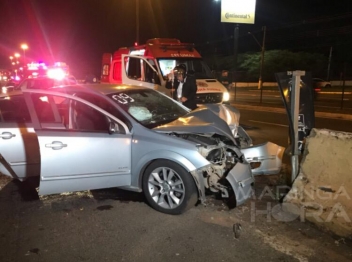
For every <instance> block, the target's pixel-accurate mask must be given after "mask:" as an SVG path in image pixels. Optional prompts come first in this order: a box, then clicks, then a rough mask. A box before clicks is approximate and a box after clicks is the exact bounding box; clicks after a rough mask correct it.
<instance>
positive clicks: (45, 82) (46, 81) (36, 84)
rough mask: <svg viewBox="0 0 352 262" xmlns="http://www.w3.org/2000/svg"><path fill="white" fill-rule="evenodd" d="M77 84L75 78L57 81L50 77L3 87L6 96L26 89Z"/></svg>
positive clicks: (28, 79) (25, 80) (69, 77)
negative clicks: (14, 91)
mask: <svg viewBox="0 0 352 262" xmlns="http://www.w3.org/2000/svg"><path fill="white" fill-rule="evenodd" d="M74 84H77V80H76V78H75V77H74V76H66V77H64V78H62V79H55V78H51V77H48V76H40V77H35V78H26V79H23V80H22V81H21V82H20V83H19V84H18V85H6V86H4V87H2V90H1V91H2V93H3V94H6V93H8V92H11V91H13V90H25V89H49V88H51V87H55V86H66V85H74Z"/></svg>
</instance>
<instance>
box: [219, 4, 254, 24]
mask: <svg viewBox="0 0 352 262" xmlns="http://www.w3.org/2000/svg"><path fill="white" fill-rule="evenodd" d="M255 4H256V0H222V1H221V22H225V23H236V24H254V18H255Z"/></svg>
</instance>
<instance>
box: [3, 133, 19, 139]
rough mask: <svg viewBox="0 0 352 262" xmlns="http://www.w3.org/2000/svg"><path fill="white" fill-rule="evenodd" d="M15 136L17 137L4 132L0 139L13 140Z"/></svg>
mask: <svg viewBox="0 0 352 262" xmlns="http://www.w3.org/2000/svg"><path fill="white" fill-rule="evenodd" d="M15 136H16V135H15V134H12V133H10V132H2V133H1V135H0V137H1V138H2V139H11V138H13V137H15Z"/></svg>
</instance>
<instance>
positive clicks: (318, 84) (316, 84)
mask: <svg viewBox="0 0 352 262" xmlns="http://www.w3.org/2000/svg"><path fill="white" fill-rule="evenodd" d="M312 84H313V88H314V89H319V88H331V82H329V81H326V80H324V79H321V78H313V79H312Z"/></svg>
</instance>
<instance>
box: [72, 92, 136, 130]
mask: <svg viewBox="0 0 352 262" xmlns="http://www.w3.org/2000/svg"><path fill="white" fill-rule="evenodd" d="M75 95H76V96H78V97H80V98H82V99H84V100H87V101H88V102H91V103H92V104H94V105H96V106H99V107H100V108H101V109H103V110H105V111H106V112H108V113H110V114H112V115H113V116H115V117H116V118H118V119H120V120H121V121H122V122H124V123H125V124H126V125H127V127H128V129H129V130H131V128H132V124H131V123H130V121H128V120H127V119H126V117H124V116H123V115H122V114H121V112H120V111H119V110H118V109H117V108H116V107H114V106H113V105H112V104H110V103H109V102H108V101H106V100H105V99H103V98H101V97H99V96H93V95H91V94H87V93H83V92H77V93H75ZM119 127H120V129H122V126H119Z"/></svg>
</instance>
